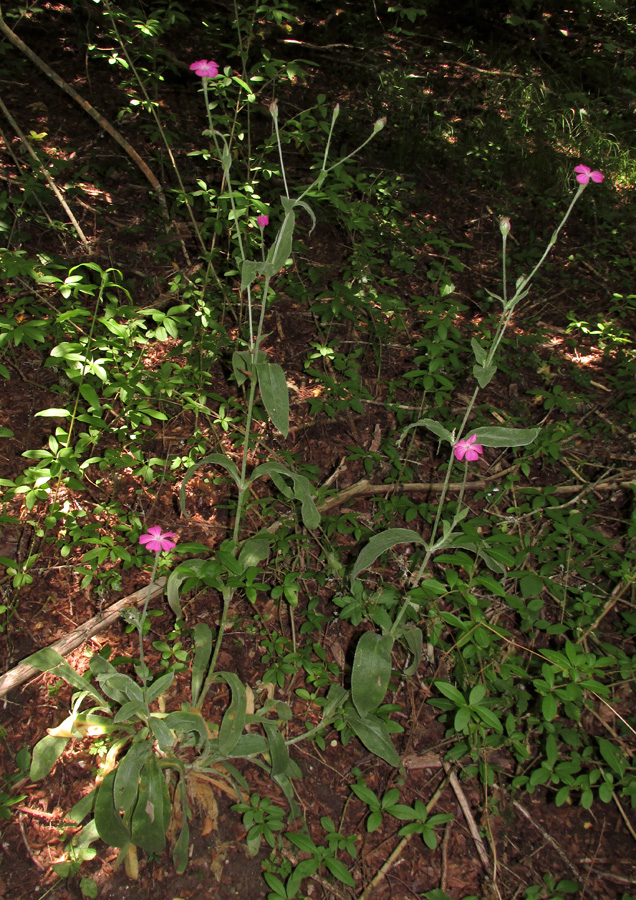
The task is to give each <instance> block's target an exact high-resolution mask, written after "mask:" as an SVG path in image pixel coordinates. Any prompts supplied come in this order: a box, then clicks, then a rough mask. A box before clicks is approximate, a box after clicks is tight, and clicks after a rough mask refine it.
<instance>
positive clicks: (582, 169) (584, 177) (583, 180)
mask: <svg viewBox="0 0 636 900" xmlns="http://www.w3.org/2000/svg"><path fill="white" fill-rule="evenodd" d="M574 171H575V172H576V180H577V181H578V183H579V184H587V183H588V181H589V180H590V175H591V174H592V170H591V169H590V167H589V166H577V167H576V168H575V170H574Z"/></svg>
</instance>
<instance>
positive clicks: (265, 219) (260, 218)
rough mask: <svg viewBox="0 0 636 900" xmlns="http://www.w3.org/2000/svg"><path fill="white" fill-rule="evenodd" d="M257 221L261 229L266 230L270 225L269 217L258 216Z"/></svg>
mask: <svg viewBox="0 0 636 900" xmlns="http://www.w3.org/2000/svg"><path fill="white" fill-rule="evenodd" d="M256 221H257V222H258V227H259V228H265V226H266V225H269V216H258V218H257V219H256Z"/></svg>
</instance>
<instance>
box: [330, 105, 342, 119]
mask: <svg viewBox="0 0 636 900" xmlns="http://www.w3.org/2000/svg"><path fill="white" fill-rule="evenodd" d="M339 115H340V104H339V103H336V105H335V106H334V108H333V112H332V113H331V121H332V122H335V121H336V119H337V118H338V116H339Z"/></svg>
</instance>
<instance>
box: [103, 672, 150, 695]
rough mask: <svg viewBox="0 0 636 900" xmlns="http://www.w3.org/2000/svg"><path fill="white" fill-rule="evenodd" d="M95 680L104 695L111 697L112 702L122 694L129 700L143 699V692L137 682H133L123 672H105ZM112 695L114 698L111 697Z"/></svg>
mask: <svg viewBox="0 0 636 900" xmlns="http://www.w3.org/2000/svg"><path fill="white" fill-rule="evenodd" d="M97 680H98V682H99V684H100V687H101V689H102V690H103V691H104V693H105V694H106V695H107V696H108V697H112V699H113V700H117V699H118V698H119V697H120V696H121V694H122V693H124V694H125V695H126V697H128V699H129V700H143V699H144V692H143V691H142V689H141V688H140V687H139V685H138V684H137V682H136V681H133V680H132V678H131V677H130V675H125V674H124V673H123V672H114V673H110V672H107V673H105V674H103V675H98V676H97ZM113 693H114V694H115V695H116V696H113Z"/></svg>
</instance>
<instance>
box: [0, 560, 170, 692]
mask: <svg viewBox="0 0 636 900" xmlns="http://www.w3.org/2000/svg"><path fill="white" fill-rule="evenodd" d="M165 583H166V579H165V578H157V580H156V581H155V583H154V584H153V585H152V588H151V590H150V599H151V600H153V599H154V598H155V597H157V596H159V594H161V593H162V592H163V587H164V584H165ZM147 593H148V588H147V587H145V588H142V589H141V590H140V591H135V593H134V594H130V596H129V597H124V598H123V599H122V600H118V601H117V603H113V605H112V606H109V607H108V609H106V610H104V611H103V612H101V613H98V615H96V616H93V618H92V619H89V620H88V622H85V623H84V624H83V625H80V627H79V628H76V629H75V631H73V632H72V633H71V634H67V635H66V637H63V638H61V639H60V640H59V641H56V642H55V643H54V644H51V646H50V649H51V650H56V651H57V652H58V653H59V654H60V656H65V655H66V654H67V653H70V652H71V650H76V649H77V647H79V646H80V645H81V644H83V643H84V641H88V640H89V639H90V638H92V637H93V635H95V634H97V633H98V632H99V631H103V630H104V628H108V627H109V626H110V625H112V624H113V623H114V622H116V621H117V619H118V618H119V615H120V614H121V612H122V611H123V610H124V609H126V607H129V606H141V605H142V604H143V602H144V601H145V599H146V594H147ZM41 674H42V672H41V671H40V670H39V669H36V668H34V667H33V666H30V665H28V663H20V664H19V665H17V666H16V667H15V668H14V669H11V670H10V671H9V672H7V673H6V674H5V675H3V676H2V677H1V678H0V697H6V696H7V694H8V693H9V691H11V690H13V688H15V687H17V686H18V685H20V684H23V683H24V682H25V681H29V679H31V678H34V677H35V676H36V675H41Z"/></svg>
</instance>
